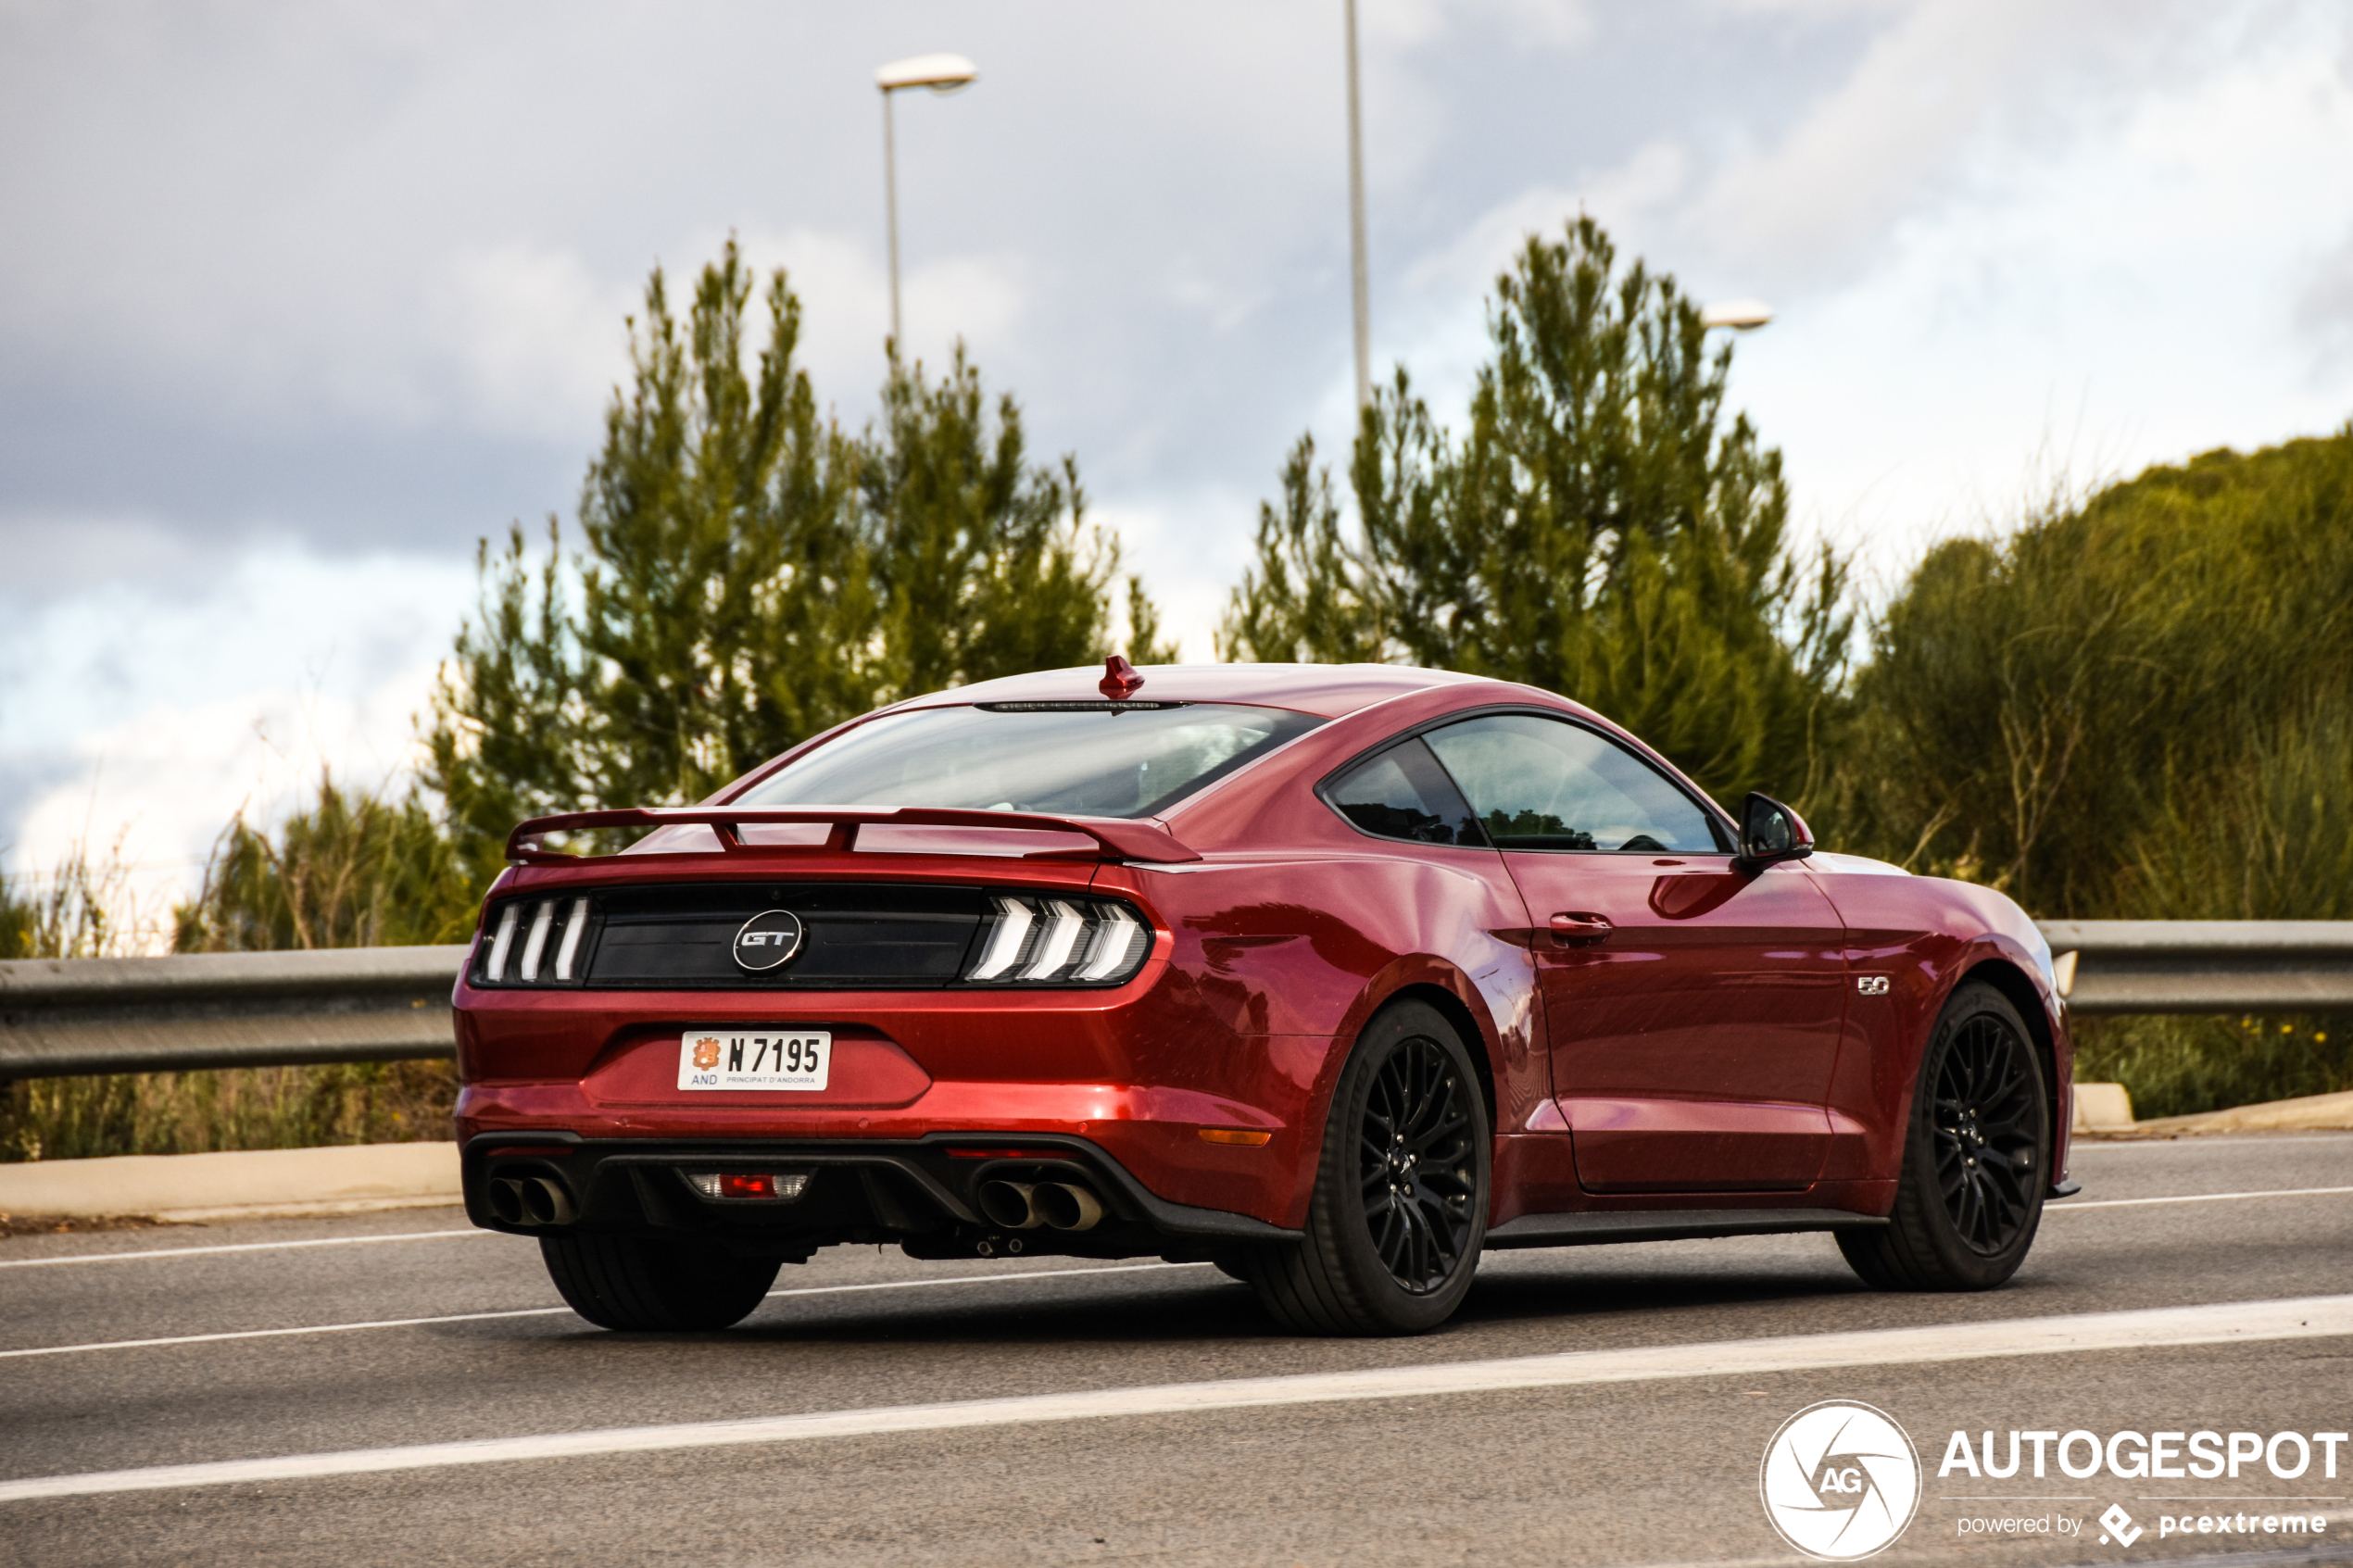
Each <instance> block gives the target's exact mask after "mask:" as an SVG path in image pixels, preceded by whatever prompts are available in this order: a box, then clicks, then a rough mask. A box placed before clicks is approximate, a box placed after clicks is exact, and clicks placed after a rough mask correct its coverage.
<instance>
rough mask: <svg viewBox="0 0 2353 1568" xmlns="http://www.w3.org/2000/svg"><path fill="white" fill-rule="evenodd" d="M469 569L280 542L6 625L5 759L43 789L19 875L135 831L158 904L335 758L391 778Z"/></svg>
mask: <svg viewBox="0 0 2353 1568" xmlns="http://www.w3.org/2000/svg"><path fill="white" fill-rule="evenodd" d="M472 581H473V580H472V571H471V570H469V569H468V567H467V566H466V565H465V564H463V563H460V562H455V561H439V560H420V559H417V558H401V557H376V558H360V559H327V558H319V557H316V556H313V555H311V554H309V553H308V552H306V551H303V550H300V549H298V548H293V547H288V546H278V547H276V548H273V549H270V550H266V551H263V552H260V553H258V554H256V555H253V556H250V557H247V558H245V559H244V560H242V561H240V562H238V563H237V564H236V565H235V566H233V568H231V569H229V570H228V571H223V572H220V573H219V574H217V575H215V576H213V577H211V578H210V579H209V580H194V581H183V582H182V583H181V584H180V585H178V586H176V587H175V586H172V585H170V584H146V585H139V586H122V585H114V586H109V587H105V588H99V589H94V590H85V591H83V592H82V593H79V594H75V595H73V596H69V597H65V598H62V599H58V600H55V601H52V602H51V603H49V604H46V605H44V606H42V607H41V608H38V609H35V610H32V611H31V612H29V613H25V614H22V615H19V616H18V617H15V618H13V619H12V620H11V621H10V622H9V623H8V625H7V628H6V633H5V634H0V690H4V691H5V692H6V694H7V696H6V704H5V707H0V737H5V739H0V769H5V770H6V771H7V772H8V773H10V774H12V775H14V776H16V777H18V778H19V779H30V780H33V781H36V784H35V788H34V792H33V794H32V796H31V798H29V799H26V800H24V801H22V802H20V803H19V811H18V812H17V813H16V814H15V820H14V822H12V823H7V824H0V832H5V834H6V837H5V839H0V847H6V849H7V851H8V853H7V862H8V870H9V871H10V872H13V873H22V872H27V871H32V872H41V871H46V870H48V869H51V868H54V867H55V866H56V865H57V863H58V861H59V860H60V859H62V858H63V857H64V856H65V854H66V853H67V852H68V851H69V849H70V848H71V847H73V846H74V845H75V844H77V843H87V844H88V845H89V846H90V847H91V848H92V849H93V850H94V851H104V850H106V849H107V848H108V847H110V846H111V845H112V844H113V843H114V841H115V839H116V836H117V834H118V833H121V834H126V835H127V836H125V837H124V840H123V844H122V850H123V854H124V856H125V858H126V859H128V860H129V861H130V862H132V867H133V884H134V887H135V889H136V891H137V894H138V898H139V902H140V904H141V906H142V907H143V908H145V909H149V910H151V911H152V910H154V909H160V908H162V907H164V906H167V905H168V904H169V903H170V899H171V898H172V897H178V896H184V895H185V894H186V893H188V892H190V891H192V890H193V888H194V887H195V883H196V879H197V877H198V875H199V872H200V870H201V867H202V863H203V859H204V857H205V855H206V853H207V852H208V849H209V848H210V847H211V845H212V843H213V840H214V839H215V838H216V837H217V836H218V834H220V831H221V829H222V828H223V827H224V826H225V825H226V824H227V823H228V822H229V821H230V819H231V818H232V817H233V816H234V815H235V814H236V813H237V812H238V811H239V810H240V809H249V810H250V811H251V813H252V814H253V817H254V820H256V821H257V822H273V821H274V820H275V819H276V818H277V817H278V816H280V815H282V814H283V812H284V811H286V810H288V809H293V808H295V807H296V806H297V805H299V804H301V802H302V799H303V797H304V795H305V793H306V791H308V790H309V789H310V788H312V787H314V786H315V785H316V784H317V782H318V778H319V771H320V768H321V765H326V766H331V767H332V768H333V770H334V772H335V775H336V776H337V777H338V778H339V779H341V780H344V781H346V782H348V783H351V784H357V785H360V786H364V787H373V786H375V785H377V784H381V783H382V782H383V781H384V780H385V779H386V778H388V777H391V776H393V775H394V774H396V772H398V771H400V770H401V769H403V768H405V767H406V766H408V765H409V763H410V762H411V761H412V760H413V751H412V742H413V725H412V717H413V716H414V715H416V714H418V713H420V712H421V711H422V709H424V706H425V703H426V700H427V697H428V696H429V694H430V690H431V685H432V681H433V676H434V671H435V669H436V668H437V666H438V663H439V660H440V659H441V657H442V656H443V655H444V654H445V653H446V652H447V649H448V646H449V643H450V638H451V636H452V635H453V633H455V631H456V629H457V622H458V620H459V617H460V616H461V615H462V614H463V613H464V612H465V610H466V608H467V607H468V606H469V604H470V603H471V599H472Z"/></svg>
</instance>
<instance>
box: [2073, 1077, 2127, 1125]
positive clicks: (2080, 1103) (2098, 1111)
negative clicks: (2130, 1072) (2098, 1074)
mask: <svg viewBox="0 0 2353 1568" xmlns="http://www.w3.org/2000/svg"><path fill="white" fill-rule="evenodd" d="M2075 1130H2076V1131H2077V1132H2079V1133H2129V1132H2131V1131H2132V1130H2133V1097H2132V1096H2131V1095H2129V1094H2127V1093H2125V1092H2124V1085H2121V1084H2078V1085H2075Z"/></svg>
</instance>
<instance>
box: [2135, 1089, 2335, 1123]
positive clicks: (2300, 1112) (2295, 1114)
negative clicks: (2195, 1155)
mask: <svg viewBox="0 0 2353 1568" xmlns="http://www.w3.org/2000/svg"><path fill="white" fill-rule="evenodd" d="M2347 1129H2353V1091H2347V1093H2344V1094H2335V1095H2306V1096H2305V1097H2303V1098H2301V1099H2275V1100H2269V1101H2266V1102H2265V1103H2263V1104H2261V1105H2240V1106H2233V1107H2232V1108H2231V1109H2230V1110H2208V1111H2201V1112H2199V1113H2198V1114H2197V1115H2195V1116H2159V1117H2158V1118H2157V1119H2155V1120H2154V1121H2149V1122H2135V1123H2133V1131H2134V1132H2136V1133H2282V1132H2336V1131H2343V1130H2347Z"/></svg>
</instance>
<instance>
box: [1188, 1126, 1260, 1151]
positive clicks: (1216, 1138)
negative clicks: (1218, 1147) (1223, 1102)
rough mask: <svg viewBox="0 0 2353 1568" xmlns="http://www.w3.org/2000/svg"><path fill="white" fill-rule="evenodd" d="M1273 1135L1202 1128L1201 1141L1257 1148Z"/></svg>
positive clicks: (1232, 1129)
mask: <svg viewBox="0 0 2353 1568" xmlns="http://www.w3.org/2000/svg"><path fill="white" fill-rule="evenodd" d="M1273 1136H1274V1134H1272V1133H1253V1132H1251V1131H1250V1130H1248V1129H1247V1128H1243V1127H1203V1128H1202V1130H1201V1141H1202V1142H1203V1143H1238V1144H1242V1145H1245V1146H1247V1147H1249V1148H1258V1147H1259V1146H1260V1145H1261V1144H1264V1143H1265V1141H1266V1140H1267V1139H1269V1138H1271V1137H1273Z"/></svg>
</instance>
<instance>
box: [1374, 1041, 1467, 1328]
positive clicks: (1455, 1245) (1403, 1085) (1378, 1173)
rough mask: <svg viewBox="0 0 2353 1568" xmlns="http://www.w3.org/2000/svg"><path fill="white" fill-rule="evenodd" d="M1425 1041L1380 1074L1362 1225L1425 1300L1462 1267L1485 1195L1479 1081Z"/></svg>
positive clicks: (1402, 1280)
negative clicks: (1478, 1151)
mask: <svg viewBox="0 0 2353 1568" xmlns="http://www.w3.org/2000/svg"><path fill="white" fill-rule="evenodd" d="M1466 1077H1467V1075H1466V1074H1465V1073H1462V1072H1461V1071H1460V1070H1459V1069H1457V1068H1456V1067H1455V1065H1454V1062H1453V1060H1452V1059H1451V1058H1450V1057H1448V1055H1447V1054H1446V1053H1445V1052H1444V1051H1443V1050H1441V1049H1440V1048H1439V1047H1438V1045H1437V1043H1436V1042H1435V1041H1433V1040H1431V1039H1429V1038H1428V1037H1427V1036H1423V1037H1417V1038H1414V1039H1409V1040H1407V1041H1405V1042H1404V1043H1403V1045H1401V1046H1399V1047H1397V1048H1396V1049H1395V1050H1393V1051H1391V1052H1390V1053H1389V1058H1388V1060H1385V1061H1383V1062H1382V1063H1381V1064H1380V1068H1379V1071H1378V1072H1377V1073H1374V1074H1373V1083H1372V1092H1371V1093H1370V1094H1369V1095H1368V1096H1367V1097H1366V1098H1365V1110H1364V1115H1363V1118H1362V1120H1361V1122H1360V1123H1359V1125H1358V1128H1357V1135H1356V1138H1357V1149H1358V1162H1359V1163H1358V1172H1359V1174H1358V1185H1359V1187H1360V1188H1361V1190H1362V1192H1363V1194H1364V1200H1365V1231H1366V1234H1367V1235H1368V1236H1370V1237H1371V1239H1372V1244H1373V1250H1374V1251H1375V1252H1376V1253H1378V1255H1379V1257H1380V1261H1381V1262H1382V1263H1383V1264H1385V1265H1386V1266H1387V1267H1388V1269H1389V1273H1390V1278H1391V1279H1394V1280H1395V1281H1396V1282H1397V1283H1398V1284H1399V1285H1400V1286H1403V1288H1404V1289H1405V1290H1406V1291H1408V1292H1409V1293H1411V1294H1413V1295H1416V1296H1426V1295H1428V1294H1429V1293H1430V1292H1431V1291H1433V1290H1438V1289H1441V1288H1443V1287H1444V1286H1445V1284H1446V1282H1447V1281H1448V1280H1449V1279H1452V1278H1453V1275H1454V1271H1455V1270H1456V1269H1459V1268H1460V1267H1462V1264H1463V1259H1464V1257H1465V1254H1466V1246H1467V1244H1468V1242H1469V1240H1470V1237H1471V1233H1472V1231H1473V1228H1474V1226H1473V1223H1472V1214H1471V1200H1472V1199H1473V1198H1476V1197H1477V1196H1478V1172H1477V1161H1475V1160H1473V1159H1472V1158H1471V1148H1470V1139H1471V1129H1472V1125H1473V1123H1474V1115H1473V1111H1472V1102H1473V1101H1475V1100H1476V1099H1477V1098H1478V1085H1477V1084H1476V1083H1475V1082H1468V1081H1466Z"/></svg>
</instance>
